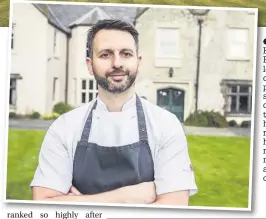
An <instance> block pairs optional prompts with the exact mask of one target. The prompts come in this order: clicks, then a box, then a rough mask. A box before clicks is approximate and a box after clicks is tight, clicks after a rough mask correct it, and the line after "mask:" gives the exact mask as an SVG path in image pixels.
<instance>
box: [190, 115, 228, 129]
mask: <svg viewBox="0 0 266 219" xmlns="http://www.w3.org/2000/svg"><path fill="white" fill-rule="evenodd" d="M185 125H193V126H202V127H228V123H227V121H226V119H225V117H224V116H223V115H221V114H220V113H218V112H214V111H197V112H195V113H192V114H190V115H189V117H188V118H187V119H186V121H185Z"/></svg>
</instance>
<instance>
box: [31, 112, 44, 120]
mask: <svg viewBox="0 0 266 219" xmlns="http://www.w3.org/2000/svg"><path fill="white" fill-rule="evenodd" d="M40 116H41V114H40V113H38V112H33V113H32V114H30V115H29V118H31V119H39V118H40Z"/></svg>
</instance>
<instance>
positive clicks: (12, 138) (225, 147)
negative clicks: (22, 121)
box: [7, 130, 250, 208]
mask: <svg viewBox="0 0 266 219" xmlns="http://www.w3.org/2000/svg"><path fill="white" fill-rule="evenodd" d="M44 134H45V133H44V132H43V131H25V130H10V131H9V152H8V175H7V197H8V198H9V199H18V200H29V199H31V193H30V190H29V184H30V182H31V180H32V177H33V174H34V171H35V168H36V165H37V162H38V153H39V149H40V145H41V142H42V139H43V137H44ZM188 143H189V152H190V157H191V160H192V163H193V166H194V170H195V175H196V181H197V185H198V188H199V192H198V194H197V195H195V196H192V197H191V205H193V206H213V207H243V208H245V207H248V185H249V156H250V153H249V152H250V139H249V138H243V137H207V136H206V137H205V136H188Z"/></svg>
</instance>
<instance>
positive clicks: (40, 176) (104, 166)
mask: <svg viewBox="0 0 266 219" xmlns="http://www.w3.org/2000/svg"><path fill="white" fill-rule="evenodd" d="M138 35H139V34H138V32H137V30H136V29H135V28H134V27H133V26H132V25H130V24H129V23H127V22H124V21H121V20H101V21H98V22H97V23H96V24H95V25H94V26H93V27H92V28H91V29H90V30H89V32H88V37H87V66H88V72H89V74H91V75H93V76H94V78H95V80H96V81H97V84H98V96H97V98H96V99H94V100H92V101H90V102H89V103H86V104H84V105H82V106H80V107H77V108H76V109H74V110H72V111H70V112H68V113H65V114H63V115H61V116H60V117H59V118H58V119H57V120H56V121H54V122H53V123H52V125H51V126H50V127H49V129H48V131H47V133H46V135H45V138H44V140H43V143H42V146H41V150H40V155H39V164H38V167H37V170H36V172H35V175H34V178H33V180H32V182H31V188H32V194H33V199H34V200H50V201H71V202H94V203H95V202H104V203H107V202H109V203H130V204H164V205H188V204H189V197H190V196H191V195H194V194H195V193H196V192H197V186H196V183H195V177H194V172H193V169H192V166H191V161H190V158H189V153H188V147H187V141H186V136H185V134H184V131H183V128H182V125H181V123H180V122H179V120H178V119H177V117H176V116H175V115H174V114H172V113H170V112H168V111H166V110H164V109H162V108H160V107H158V106H157V105H155V104H152V103H150V102H148V101H147V100H146V99H144V98H141V97H139V96H138V95H137V94H136V92H135V90H134V89H135V80H136V77H137V75H138V71H139V67H140V64H141V61H142V59H141V56H139V51H138V50H139V48H138V47H139V42H138V37H139V36H138Z"/></svg>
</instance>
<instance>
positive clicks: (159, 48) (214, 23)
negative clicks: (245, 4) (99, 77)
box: [10, 3, 257, 123]
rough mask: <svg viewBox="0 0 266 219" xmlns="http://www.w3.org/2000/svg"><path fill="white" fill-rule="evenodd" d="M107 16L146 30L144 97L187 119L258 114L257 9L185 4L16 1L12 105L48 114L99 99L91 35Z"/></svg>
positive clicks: (139, 85)
mask: <svg viewBox="0 0 266 219" xmlns="http://www.w3.org/2000/svg"><path fill="white" fill-rule="evenodd" d="M22 15H23V16H22ZM32 18H34V20H33V19H32ZM105 18H116V19H124V20H126V21H128V22H130V23H132V24H133V25H135V27H136V29H137V30H138V31H139V35H140V36H139V37H140V38H139V40H140V42H139V48H140V55H141V56H142V65H141V68H140V71H139V75H138V78H137V81H136V92H137V93H138V94H139V95H140V96H143V97H145V98H146V99H147V100H149V101H150V102H152V103H154V104H157V105H159V106H160V107H163V108H165V109H167V110H169V111H171V112H173V113H174V114H176V116H177V117H178V118H179V119H180V121H182V122H183V121H185V120H186V118H187V117H188V116H189V115H190V114H191V113H193V112H194V111H195V110H208V111H211V110H214V111H218V112H220V113H222V114H224V115H225V116H226V117H227V119H228V120H232V119H233V120H236V121H237V122H239V123H240V122H242V121H243V120H250V119H251V107H252V89H253V87H252V84H253V69H254V65H255V57H254V46H255V43H256V41H255V38H254V37H255V31H256V25H257V24H256V20H257V12H256V11H255V10H249V11H236V10H221V9H220V10H214V9H212V10H209V11H206V13H205V15H204V16H200V17H199V16H198V15H195V11H190V10H188V9H184V8H182V9H177V8H168V9H166V8H129V7H118V6H117V7H113V6H109V7H107V6H106V7H99V6H98V7H93V6H88V7H87V8H84V6H74V5H72V6H66V5H48V6H47V7H46V6H45V5H40V4H38V5H32V4H28V3H16V4H13V19H12V22H13V32H12V37H13V38H12V40H13V49H12V59H11V66H12V68H11V79H10V109H11V110H13V111H15V112H16V113H20V114H26V113H29V112H30V111H38V112H40V113H41V114H44V113H50V112H51V111H52V108H53V106H54V104H55V103H58V102H60V101H66V102H68V103H69V104H71V105H73V106H80V105H82V104H84V103H87V102H88V101H90V100H92V99H93V98H95V97H96V96H97V84H96V82H95V80H94V78H93V77H91V76H90V75H89V73H88V69H87V66H86V40H87V38H86V37H87V31H88V30H89V28H90V27H91V26H92V25H93V24H94V23H96V22H97V20H99V19H105Z"/></svg>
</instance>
